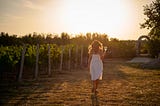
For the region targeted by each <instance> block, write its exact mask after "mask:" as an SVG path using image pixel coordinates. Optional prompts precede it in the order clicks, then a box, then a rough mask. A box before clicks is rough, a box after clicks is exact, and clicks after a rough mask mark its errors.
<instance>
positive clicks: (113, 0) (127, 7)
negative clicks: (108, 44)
mask: <svg viewBox="0 0 160 106" xmlns="http://www.w3.org/2000/svg"><path fill="white" fill-rule="evenodd" d="M152 1H153V0H0V32H7V33H9V34H10V35H12V34H16V35H18V36H23V35H26V34H29V33H33V32H37V33H54V34H61V33H62V32H66V33H68V34H71V35H73V36H74V35H76V34H80V33H83V34H85V33H87V32H91V33H94V32H97V33H102V34H103V33H105V34H107V35H108V36H109V37H110V38H118V39H120V40H136V39H138V37H139V36H141V35H146V34H148V32H149V30H147V29H140V23H143V22H144V18H146V16H145V15H144V14H143V13H144V11H143V9H144V7H143V6H144V5H146V4H150V3H151V2H152Z"/></svg>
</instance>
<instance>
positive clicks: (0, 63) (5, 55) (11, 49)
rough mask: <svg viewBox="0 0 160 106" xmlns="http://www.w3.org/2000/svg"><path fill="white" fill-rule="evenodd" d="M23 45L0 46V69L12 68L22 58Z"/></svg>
mask: <svg viewBox="0 0 160 106" xmlns="http://www.w3.org/2000/svg"><path fill="white" fill-rule="evenodd" d="M21 50H22V47H17V46H7V47H3V46H1V47H0V70H12V69H13V68H14V67H15V66H16V65H17V64H18V63H19V62H20V58H21Z"/></svg>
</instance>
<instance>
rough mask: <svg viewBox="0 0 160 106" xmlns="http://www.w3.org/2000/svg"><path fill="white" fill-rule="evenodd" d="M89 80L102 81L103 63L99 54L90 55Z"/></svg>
mask: <svg viewBox="0 0 160 106" xmlns="http://www.w3.org/2000/svg"><path fill="white" fill-rule="evenodd" d="M90 74H91V80H97V79H99V80H102V74H103V62H102V60H101V58H100V55H99V54H92V59H91V63H90Z"/></svg>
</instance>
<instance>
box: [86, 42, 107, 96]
mask: <svg viewBox="0 0 160 106" xmlns="http://www.w3.org/2000/svg"><path fill="white" fill-rule="evenodd" d="M88 49H89V52H88V53H89V59H88V67H89V70H90V74H91V80H92V82H93V88H92V93H97V88H98V82H99V80H102V74H103V62H102V60H103V59H104V55H105V52H103V45H102V43H101V42H100V41H98V40H94V41H93V42H92V43H91V45H89V48H88Z"/></svg>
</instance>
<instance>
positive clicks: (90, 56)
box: [88, 54, 92, 68]
mask: <svg viewBox="0 0 160 106" xmlns="http://www.w3.org/2000/svg"><path fill="white" fill-rule="evenodd" d="M91 59H92V55H91V54H89V58H88V68H89V67H90V63H91Z"/></svg>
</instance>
